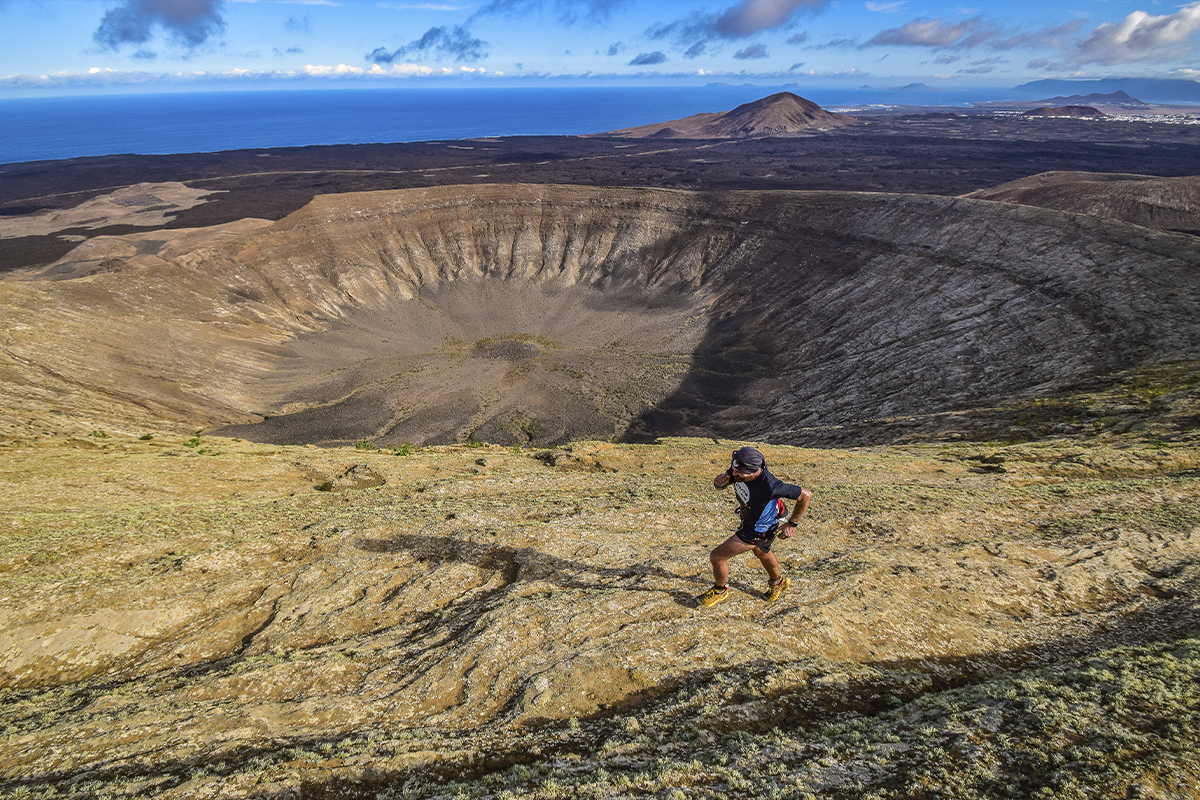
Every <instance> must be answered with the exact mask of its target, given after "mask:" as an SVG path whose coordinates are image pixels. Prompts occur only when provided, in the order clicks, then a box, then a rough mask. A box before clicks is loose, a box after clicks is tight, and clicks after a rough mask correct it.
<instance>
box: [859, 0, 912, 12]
mask: <svg viewBox="0 0 1200 800" xmlns="http://www.w3.org/2000/svg"><path fill="white" fill-rule="evenodd" d="M906 5H908V0H895V1H894V2H891V3H878V2H875V0H871V2H868V3H867V10H868V11H878V12H879V13H880V14H895V13H896V12H897V11H899V10H901V9H902V8H904V7H905V6H906Z"/></svg>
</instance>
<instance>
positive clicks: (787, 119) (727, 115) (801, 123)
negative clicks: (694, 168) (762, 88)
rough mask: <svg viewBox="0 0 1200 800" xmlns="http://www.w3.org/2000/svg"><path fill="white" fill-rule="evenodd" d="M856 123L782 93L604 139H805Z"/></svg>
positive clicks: (790, 94) (623, 131)
mask: <svg viewBox="0 0 1200 800" xmlns="http://www.w3.org/2000/svg"><path fill="white" fill-rule="evenodd" d="M853 123H854V118H853V117H848V116H846V115H844V114H834V113H832V112H829V111H826V110H825V109H823V108H821V107H820V106H819V105H817V104H816V103H814V102H812V101H811V100H806V99H804V98H803V97H799V96H797V95H794V94H792V93H791V92H779V93H778V94H773V95H771V96H769V97H764V98H762V99H760V100H754V101H753V102H750V103H745V104H743V105H740V106H738V107H737V108H735V109H733V110H732V111H726V112H723V113H705V114H695V115H693V116H690V117H685V118H683V119H677V120H672V121H670V122H656V123H654V124H652V125H640V126H638V127H636V128H624V129H622V130H618V131H611V132H609V133H606V134H600V135H603V136H621V137H627V138H634V139H643V138H649V137H654V138H664V139H665V138H671V139H751V138H765V137H768V136H803V135H807V134H810V133H812V132H813V131H816V130H826V129H828V128H836V127H840V126H843V125H851V124H853Z"/></svg>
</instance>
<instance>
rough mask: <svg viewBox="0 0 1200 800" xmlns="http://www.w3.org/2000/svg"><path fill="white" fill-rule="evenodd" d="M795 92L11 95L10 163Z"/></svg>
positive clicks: (635, 119) (614, 112)
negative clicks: (25, 96) (31, 96)
mask: <svg viewBox="0 0 1200 800" xmlns="http://www.w3.org/2000/svg"><path fill="white" fill-rule="evenodd" d="M787 89H788V90H789V91H793V92H795V93H797V94H802V95H803V96H805V97H808V98H809V99H811V100H813V101H815V102H817V103H819V104H821V105H823V106H826V107H830V106H831V105H838V104H854V103H856V102H882V101H883V100H882V99H872V98H873V96H874V93H871V92H864V91H854V90H850V91H837V92H834V91H828V90H825V91H822V90H814V91H811V92H809V91H805V90H801V89H798V88H797V87H795V86H788V87H787ZM783 90H784V87H778V86H776V87H772V86H751V85H741V86H724V85H722V86H697V87H678V86H675V87H636V88H566V87H558V88H487V89H320V90H276V91H253V92H240V91H239V92H232V91H226V92H190V93H178V94H125V95H108V96H79V97H36V98H15V99H0V163H3V164H11V163H16V162H22V161H42V160H56V159H65V158H77V157H81V156H105V155H115V154H123V153H137V154H145V155H156V154H168V153H207V152H217V151H221V150H238V149H253V148H267V147H296V146H304V145H321V144H362V143H373V142H419V141H430V140H444V139H466V138H472V137H479V136H522V135H577V134H584V133H601V132H603V131H610V130H615V129H617V128H627V127H632V126H635V125H646V124H650V123H653V122H665V121H667V120H672V119H679V118H681V117H686V116H689V115H691V114H697V113H700V112H703V111H728V110H729V109H731V108H734V107H735V106H738V105H740V104H742V103H746V102H749V101H751V100H757V99H758V98H760V97H765V96H767V95H769V94H773V93H774V92H778V91H783ZM896 99H897V98H896V97H895V96H893V98H892V102H896ZM937 99H938V100H941V101H953V100H954V98H950V97H949V96H945V95H938V97H937ZM904 100H905V101H907V102H927V101H925V100H918V99H917V98H915V97H912V96H907V97H905V98H904Z"/></svg>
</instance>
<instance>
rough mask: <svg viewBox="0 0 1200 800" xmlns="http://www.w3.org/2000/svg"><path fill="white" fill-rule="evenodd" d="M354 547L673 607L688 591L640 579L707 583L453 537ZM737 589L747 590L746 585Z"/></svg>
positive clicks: (373, 540)
mask: <svg viewBox="0 0 1200 800" xmlns="http://www.w3.org/2000/svg"><path fill="white" fill-rule="evenodd" d="M355 546H356V547H357V548H358V549H359V550H363V551H365V552H368V553H402V552H403V553H408V554H409V555H411V556H412V557H413V558H415V559H418V560H420V561H425V562H432V563H433V564H435V565H440V564H448V563H452V562H454V563H461V564H469V565H471V566H473V567H475V568H476V569H479V570H481V571H485V572H500V573H501V575H502V579H503V581H504V585H505V586H510V585H512V584H516V583H523V582H529V581H537V580H541V581H548V582H550V583H553V584H555V585H557V586H560V587H562V588H564V589H612V588H619V589H625V590H627V591H634V592H666V593H667V594H669V595H670V596H671V597H672V598H673V599H674V600H675V602H676V603H678V604H679V605H682V606H689V607H692V606H695V605H697V602H696V598H695V596H694V595H692V594H689V593H687V592H685V591H684V590H682V589H677V590H670V589H663V588H661V587H655V586H643V585H641V584H642V582H644V581H645V580H646V579H647V578H660V579H663V580H670V581H684V582H687V583H694V584H697V585H700V586H708V584H709V583H710V581H709V580H708V578H707V576H696V575H679V574H678V573H675V572H672V571H670V570H667V569H663V568H662V567H659V566H654V565H649V564H646V563H638V564H633V565H630V566H623V567H603V566H597V565H595V564H589V563H587V562H583V561H575V560H571V559H567V558H561V557H559V556H553V555H550V554H548V553H543V552H542V551H540V550H535V549H534V548H532V547H508V546H505V545H488V544H484V543H481V542H475V541H471V540H470V539H460V538H456V537H453V536H429V535H423V534H419V533H418V534H405V533H399V534H396V535H394V536H389V537H386V538H383V537H362V538H359V539H357V540H356V541H355ZM739 588H740V587H739ZM743 591H747V592H749V593H753V590H751V589H743Z"/></svg>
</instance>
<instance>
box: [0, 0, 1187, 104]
mask: <svg viewBox="0 0 1200 800" xmlns="http://www.w3.org/2000/svg"><path fill="white" fill-rule="evenodd" d="M1198 47H1200V2H1192V3H1187V4H1182V5H1180V4H1177V3H1170V2H1161V1H1160V0H1154V1H1151V0H1040V1H1039V2H1027V1H1026V0H1003V1H997V0H985V1H983V2H981V1H979V0H974V1H973V0H961V2H955V1H954V0H476V1H475V2H471V1H470V0H431V1H430V2H422V1H421V0H0V92H2V93H4V94H5V95H6V96H14V95H15V96H20V95H22V94H30V95H33V94H46V93H56V94H87V93H93V92H94V93H105V94H108V93H112V92H114V91H179V90H186V89H206V90H211V89H217V88H268V87H274V88H311V87H336V86H355V87H362V86H389V87H406V86H434V85H436V86H449V85H463V86H486V85H497V86H500V85H505V86H532V85H597V86H600V85H608V86H613V85H658V86H662V85H705V84H708V83H721V82H732V83H762V84H773V85H780V84H784V83H791V82H799V83H810V84H814V85H818V84H825V85H846V86H859V85H873V86H902V85H906V84H909V83H925V84H927V85H929V86H931V87H946V88H951V87H964V86H983V85H986V86H1015V85H1017V84H1020V83H1024V82H1026V81H1030V80H1037V79H1039V78H1047V77H1054V78H1088V77H1131V76H1132V77H1162V78H1189V79H1200V55H1198Z"/></svg>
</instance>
